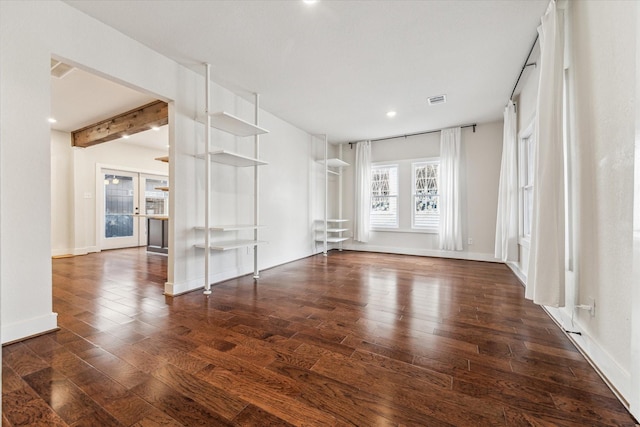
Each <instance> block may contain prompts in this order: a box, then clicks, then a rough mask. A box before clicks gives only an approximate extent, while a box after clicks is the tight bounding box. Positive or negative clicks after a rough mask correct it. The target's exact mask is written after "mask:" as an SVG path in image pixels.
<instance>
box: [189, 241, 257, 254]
mask: <svg viewBox="0 0 640 427" xmlns="http://www.w3.org/2000/svg"><path fill="white" fill-rule="evenodd" d="M262 243H266V242H264V241H262V240H227V241H224V242H213V243H211V244H210V245H209V248H210V249H211V250H214V251H230V250H232V249H241V248H247V247H251V246H257V245H260V244H262ZM195 247H196V248H199V249H204V248H205V246H204V244H197V245H195Z"/></svg>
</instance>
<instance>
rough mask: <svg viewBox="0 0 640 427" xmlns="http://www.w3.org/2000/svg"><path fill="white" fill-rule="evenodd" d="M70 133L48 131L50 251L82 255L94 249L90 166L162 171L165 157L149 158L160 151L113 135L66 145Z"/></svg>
mask: <svg viewBox="0 0 640 427" xmlns="http://www.w3.org/2000/svg"><path fill="white" fill-rule="evenodd" d="M70 141H71V134H70V133H67V132H60V131H52V132H51V193H52V194H51V227H52V230H51V239H52V242H51V253H52V255H54V256H56V255H66V254H73V255H83V254H86V253H89V252H96V251H98V250H99V249H100V242H98V241H96V239H97V232H96V229H97V227H98V225H97V215H96V208H97V197H98V196H100V194H96V189H97V187H96V170H97V169H96V168H97V167H98V166H99V165H102V166H103V167H109V168H112V169H120V170H128V171H138V172H145V173H149V174H157V175H167V174H168V166H167V164H166V163H163V162H159V161H157V160H154V159H155V158H156V157H160V156H166V155H167V153H166V151H160V150H153V149H150V148H145V147H141V146H137V145H133V144H128V143H127V142H126V141H122V140H116V141H111V142H108V143H105V144H98V145H94V146H92V147H88V148H78V147H72V146H71V142H70Z"/></svg>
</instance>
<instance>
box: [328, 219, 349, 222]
mask: <svg viewBox="0 0 640 427" xmlns="http://www.w3.org/2000/svg"><path fill="white" fill-rule="evenodd" d="M327 222H349V220H348V219H328V220H327Z"/></svg>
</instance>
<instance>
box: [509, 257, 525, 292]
mask: <svg viewBox="0 0 640 427" xmlns="http://www.w3.org/2000/svg"><path fill="white" fill-rule="evenodd" d="M505 264H506V265H507V267H509V268H510V269H511V271H513V274H515V275H516V277H517V278H518V280H520V284H521V285H522V286H526V284H527V276H526V275H525V274H524V273H523V272H522V270H520V267H518V263H515V262H513V261H507V262H505Z"/></svg>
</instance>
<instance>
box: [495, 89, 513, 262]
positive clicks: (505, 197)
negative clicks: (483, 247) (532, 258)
mask: <svg viewBox="0 0 640 427" xmlns="http://www.w3.org/2000/svg"><path fill="white" fill-rule="evenodd" d="M517 144H518V140H517V136H516V107H515V105H514V104H513V102H511V100H510V101H509V103H508V104H507V106H506V107H505V109H504V133H503V137H502V165H501V167H500V185H499V187H498V216H497V219H496V247H495V254H494V255H495V257H496V258H498V259H500V260H502V261H505V262H506V261H517V260H518V152H517Z"/></svg>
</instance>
